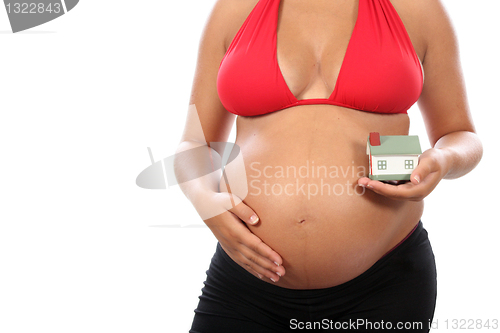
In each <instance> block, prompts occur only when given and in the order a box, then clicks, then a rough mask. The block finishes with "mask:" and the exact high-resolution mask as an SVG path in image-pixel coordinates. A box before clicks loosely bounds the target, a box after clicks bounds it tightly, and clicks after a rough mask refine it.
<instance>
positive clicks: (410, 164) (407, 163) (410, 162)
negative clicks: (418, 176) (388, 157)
mask: <svg viewBox="0 0 500 333" xmlns="http://www.w3.org/2000/svg"><path fill="white" fill-rule="evenodd" d="M405 169H413V160H405Z"/></svg>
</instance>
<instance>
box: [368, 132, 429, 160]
mask: <svg viewBox="0 0 500 333" xmlns="http://www.w3.org/2000/svg"><path fill="white" fill-rule="evenodd" d="M372 134H375V133H370V136H372ZM376 134H378V133H376ZM375 137H376V135H375ZM379 137H380V145H376V144H377V143H378V142H377V141H376V139H375V142H374V141H372V143H373V144H375V145H372V143H371V142H370V137H368V149H370V152H371V154H372V155H420V154H422V149H421V148H420V141H419V140H418V136H417V135H387V136H383V135H380V136H379ZM372 140H373V137H372Z"/></svg>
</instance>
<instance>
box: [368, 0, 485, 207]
mask: <svg viewBox="0 0 500 333" xmlns="http://www.w3.org/2000/svg"><path fill="white" fill-rule="evenodd" d="M415 15H420V16H421V20H420V22H422V23H421V29H422V32H421V33H422V34H423V35H424V36H425V40H426V51H425V56H424V59H423V67H424V74H425V79H424V87H423V90H422V94H421V95H420V98H419V100H418V105H419V108H420V111H421V112H422V116H423V119H424V123H425V126H426V130H427V134H428V136H429V141H430V143H431V147H432V148H431V149H429V150H426V151H425V152H424V153H423V154H422V155H421V156H420V159H419V164H418V166H417V167H416V168H415V170H414V171H413V173H412V175H411V182H409V183H406V184H403V185H398V186H393V185H389V184H384V183H381V182H378V181H373V180H370V179H368V178H361V179H360V180H359V184H360V185H362V186H365V187H367V188H369V189H372V190H373V191H374V192H377V193H379V194H382V195H385V196H388V197H392V198H395V199H409V200H422V199H423V198H424V197H426V196H427V195H428V194H430V193H431V192H432V190H433V189H434V188H435V187H436V185H437V184H438V183H439V181H440V180H441V179H443V178H448V179H451V178H458V177H461V176H463V175H465V174H466V173H468V172H469V171H471V170H472V169H474V167H475V166H476V165H477V164H478V163H479V161H480V160H481V157H482V153H483V149H482V145H481V141H480V140H479V138H478V136H477V135H476V132H475V128H474V124H473V121H472V117H471V114H470V110H469V104H468V101H467V94H466V89H465V83H464V80H463V75H462V68H461V64H460V56H459V49H458V43H457V38H456V35H455V32H454V30H453V27H452V24H451V21H450V18H449V17H448V15H447V13H446V11H445V9H444V7H443V5H442V4H441V2H440V1H439V0H424V1H420V2H419V10H418V11H417V12H416V13H415Z"/></svg>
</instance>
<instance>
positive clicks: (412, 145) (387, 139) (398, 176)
mask: <svg viewBox="0 0 500 333" xmlns="http://www.w3.org/2000/svg"><path fill="white" fill-rule="evenodd" d="M366 154H367V155H368V156H369V170H370V171H369V172H370V174H369V178H370V179H373V180H410V175H411V173H412V172H413V170H414V169H415V168H416V167H417V164H418V156H419V155H420V154H422V150H421V149H420V141H419V140H418V136H416V135H390V136H381V135H380V134H379V133H377V132H373V133H370V136H369V137H368V142H367V145H366Z"/></svg>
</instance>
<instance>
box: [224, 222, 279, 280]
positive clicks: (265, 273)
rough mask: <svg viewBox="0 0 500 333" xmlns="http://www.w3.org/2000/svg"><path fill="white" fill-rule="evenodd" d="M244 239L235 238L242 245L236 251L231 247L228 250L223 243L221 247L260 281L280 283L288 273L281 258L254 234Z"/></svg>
mask: <svg viewBox="0 0 500 333" xmlns="http://www.w3.org/2000/svg"><path fill="white" fill-rule="evenodd" d="M247 231H248V230H247ZM248 232H249V231H248ZM247 236H248V235H247ZM243 238H245V239H243ZM243 238H241V239H239V237H234V236H233V239H235V240H236V241H238V243H239V245H240V246H238V247H237V248H236V249H233V248H231V247H229V246H227V248H226V246H225V245H223V244H222V243H221V245H222V247H223V248H224V250H225V251H226V253H227V254H228V255H229V256H230V257H231V258H232V259H233V260H234V261H235V262H237V263H238V264H239V265H240V266H242V267H243V268H245V269H246V270H247V271H249V272H251V273H253V274H254V275H257V276H258V277H259V278H260V279H265V278H267V279H269V280H271V281H272V282H278V281H279V279H280V278H281V277H282V276H284V275H285V273H286V271H285V268H284V267H283V265H282V264H281V262H282V259H281V257H280V256H279V255H278V254H277V253H276V252H275V251H273V250H272V249H271V248H270V247H269V246H267V245H266V244H265V243H264V242H262V240H261V239H260V238H258V237H257V236H255V235H254V234H251V233H250V236H249V237H243Z"/></svg>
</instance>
